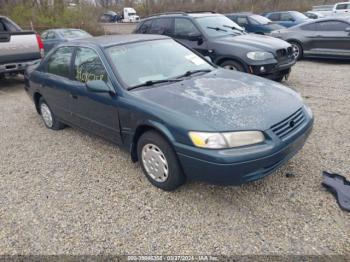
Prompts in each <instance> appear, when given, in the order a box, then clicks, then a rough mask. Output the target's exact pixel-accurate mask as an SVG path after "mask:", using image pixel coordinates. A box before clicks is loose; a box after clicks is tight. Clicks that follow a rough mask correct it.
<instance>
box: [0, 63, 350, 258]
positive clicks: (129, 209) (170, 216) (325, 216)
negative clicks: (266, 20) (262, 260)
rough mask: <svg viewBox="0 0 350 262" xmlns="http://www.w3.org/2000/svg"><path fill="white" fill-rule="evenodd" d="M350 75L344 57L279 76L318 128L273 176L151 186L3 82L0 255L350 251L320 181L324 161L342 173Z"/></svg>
mask: <svg viewBox="0 0 350 262" xmlns="http://www.w3.org/2000/svg"><path fill="white" fill-rule="evenodd" d="M349 72H350V64H349V63H347V64H344V63H336V62H327V61H303V62H300V63H298V64H297V66H295V69H294V71H293V73H292V75H291V78H290V79H289V80H288V81H287V82H286V84H287V85H289V86H290V87H291V88H293V89H295V90H297V91H299V92H301V93H302V95H303V97H304V98H305V100H306V101H307V102H308V104H309V105H310V106H311V107H312V109H313V111H314V114H315V116H316V122H315V128H314V132H313V134H312V135H311V137H310V139H309V141H308V143H307V145H306V146H305V148H304V149H303V150H302V151H301V152H300V153H299V154H298V155H297V156H296V157H295V158H294V159H292V160H291V161H290V162H289V163H288V164H287V165H286V166H284V167H283V168H281V169H280V170H278V171H277V172H275V174H274V175H272V176H269V177H267V178H266V179H264V180H262V181H258V182H255V183H252V184H248V185H245V186H243V187H239V188H237V187H219V186H211V185H206V184H202V183H196V182H191V183H189V184H187V185H185V186H183V187H182V188H181V189H180V190H178V191H177V192H175V193H165V192H163V191H161V190H158V189H156V188H155V187H153V186H151V185H150V184H149V183H148V182H147V180H146V178H145V177H144V176H143V174H142V172H141V169H140V168H139V166H138V165H137V164H132V163H131V161H130V158H129V155H128V154H127V153H125V152H122V151H121V150H120V149H118V148H117V147H115V146H114V145H112V144H109V143H107V142H105V141H103V140H101V139H99V138H96V137H93V136H90V135H87V134H85V133H82V132H81V131H78V130H76V129H72V128H66V129H65V130H63V131H59V132H54V131H50V130H48V129H46V128H45V127H44V125H43V123H42V122H41V119H40V117H39V116H38V115H37V114H36V112H35V110H34V107H33V104H32V102H31V101H30V100H29V98H28V97H27V95H26V94H25V92H24V91H23V83H22V80H21V79H20V78H19V79H15V80H14V79H12V80H5V81H3V80H1V84H0V106H1V107H0V108H1V109H0V142H1V144H0V173H1V174H0V175H1V182H0V254H101V253H108V254H183V255H186V254H187V255H195V254H227V255H228V254H231V255H233V254H235V255H237V254H238V255H240V254H308V255H310V254H348V255H349V256H350V213H346V212H344V211H341V210H340V209H339V207H338V205H337V203H336V201H335V199H334V198H333V196H332V195H330V194H329V193H328V192H326V191H325V190H324V189H323V188H322V186H321V185H320V184H321V172H322V171H323V170H331V171H333V172H339V173H341V174H344V175H346V176H347V178H349V179H350V160H349V155H350V139H349V138H350V103H349V99H350V81H349V80H350V77H349V74H350V73H349ZM286 173H293V174H295V176H294V177H286Z"/></svg>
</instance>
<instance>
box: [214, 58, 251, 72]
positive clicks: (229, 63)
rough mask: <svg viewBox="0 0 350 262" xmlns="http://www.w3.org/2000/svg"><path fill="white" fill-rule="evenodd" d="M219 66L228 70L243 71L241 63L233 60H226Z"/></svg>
mask: <svg viewBox="0 0 350 262" xmlns="http://www.w3.org/2000/svg"><path fill="white" fill-rule="evenodd" d="M220 66H221V67H223V68H225V69H228V70H233V71H240V72H245V70H244V67H243V66H242V64H241V63H239V62H237V61H234V60H226V61H224V62H223V63H221V64H220Z"/></svg>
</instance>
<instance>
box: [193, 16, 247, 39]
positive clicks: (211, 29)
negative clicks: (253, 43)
mask: <svg viewBox="0 0 350 262" xmlns="http://www.w3.org/2000/svg"><path fill="white" fill-rule="evenodd" d="M197 22H198V24H199V26H200V27H201V29H202V30H203V31H205V33H206V34H207V35H208V36H210V37H220V36H227V35H242V34H244V29H243V28H242V27H240V26H239V25H237V24H236V23H235V22H233V21H232V20H231V19H229V18H227V17H226V16H221V15H215V16H206V17H198V18H197Z"/></svg>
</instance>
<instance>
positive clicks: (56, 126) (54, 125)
mask: <svg viewBox="0 0 350 262" xmlns="http://www.w3.org/2000/svg"><path fill="white" fill-rule="evenodd" d="M39 110H40V115H41V117H42V119H43V122H44V124H45V126H46V127H47V128H49V129H52V130H61V129H63V128H64V127H65V125H64V124H63V123H61V122H60V121H58V120H57V118H56V117H55V114H54V113H53V112H52V110H51V108H50V107H49V105H48V104H47V103H46V101H45V100H44V99H43V98H42V97H41V98H40V100H39Z"/></svg>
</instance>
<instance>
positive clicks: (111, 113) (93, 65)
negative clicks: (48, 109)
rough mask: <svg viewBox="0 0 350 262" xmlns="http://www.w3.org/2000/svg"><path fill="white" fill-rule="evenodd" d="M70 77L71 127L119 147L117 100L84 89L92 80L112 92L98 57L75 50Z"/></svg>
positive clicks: (104, 94)
mask: <svg viewBox="0 0 350 262" xmlns="http://www.w3.org/2000/svg"><path fill="white" fill-rule="evenodd" d="M73 74H74V85H73V86H72V89H71V94H70V96H71V108H72V114H73V119H74V123H75V124H76V125H78V126H80V127H82V128H84V129H86V130H88V131H90V132H93V133H95V134H96V135H98V136H101V137H104V138H105V139H108V140H110V141H113V142H115V143H120V142H121V136H120V128H119V118H118V108H117V104H118V97H117V96H112V95H111V94H109V93H94V92H90V91H88V90H87V89H86V82H88V81H91V80H103V81H105V82H106V83H107V84H108V85H110V86H111V88H113V87H112V85H111V83H110V80H109V77H108V74H107V71H106V69H105V67H104V65H103V63H102V60H101V58H100V56H99V54H98V53H97V52H96V51H95V50H93V49H91V48H87V47H78V48H77V51H76V55H75V60H74V65H73Z"/></svg>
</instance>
